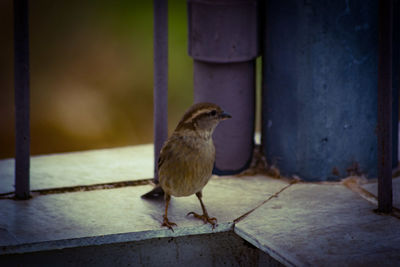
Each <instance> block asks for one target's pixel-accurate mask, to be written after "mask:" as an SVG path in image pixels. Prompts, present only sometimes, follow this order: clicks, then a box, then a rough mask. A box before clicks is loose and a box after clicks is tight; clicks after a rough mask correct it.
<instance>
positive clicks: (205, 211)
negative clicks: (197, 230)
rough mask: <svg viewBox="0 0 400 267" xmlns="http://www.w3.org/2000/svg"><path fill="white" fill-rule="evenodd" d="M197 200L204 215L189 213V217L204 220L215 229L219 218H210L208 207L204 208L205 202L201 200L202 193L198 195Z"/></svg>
mask: <svg viewBox="0 0 400 267" xmlns="http://www.w3.org/2000/svg"><path fill="white" fill-rule="evenodd" d="M196 196H197V198H198V199H199V200H200V205H201V209H202V210H203V215H199V214H197V213H195V212H193V211H191V212H189V213H188V214H187V216H188V215H193V216H194V217H195V218H198V219H200V220H203V222H204V223H209V224H211V225H212V226H213V228H214V227H215V224H216V223H217V218H215V217H211V218H210V216H208V213H207V210H206V206H204V203H203V200H202V199H201V198H202V196H203V194H202V193H201V191H200V192H197V193H196Z"/></svg>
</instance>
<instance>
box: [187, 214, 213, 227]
mask: <svg viewBox="0 0 400 267" xmlns="http://www.w3.org/2000/svg"><path fill="white" fill-rule="evenodd" d="M189 215H193V216H194V217H195V218H197V219H200V220H203V222H204V223H209V224H211V225H212V228H213V229H214V228H215V225H216V223H217V218H215V217H211V218H210V217H209V216H208V214H203V215H200V214H197V213H196V212H193V211H191V212H189V213H188V214H187V215H186V216H189Z"/></svg>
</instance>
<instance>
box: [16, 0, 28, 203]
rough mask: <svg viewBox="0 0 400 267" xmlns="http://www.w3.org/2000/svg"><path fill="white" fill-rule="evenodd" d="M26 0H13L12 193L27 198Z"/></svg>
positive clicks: (20, 197)
mask: <svg viewBox="0 0 400 267" xmlns="http://www.w3.org/2000/svg"><path fill="white" fill-rule="evenodd" d="M28 12H29V9H28V0H14V92H15V131H16V133H15V197H16V198H17V199H28V198H29V190H30V188H29V169H30V125H29V98H30V96H29V19H28V17H29V16H28Z"/></svg>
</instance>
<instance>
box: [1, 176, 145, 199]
mask: <svg viewBox="0 0 400 267" xmlns="http://www.w3.org/2000/svg"><path fill="white" fill-rule="evenodd" d="M152 180H153V178H149V179H141V180H134V181H121V182H113V183H102V184H92V185H76V186H68V187H58V188H49V189H37V190H32V191H31V198H32V197H35V196H42V195H52V194H63V193H73V192H83V191H94V190H104V189H114V188H120V187H127V186H138V185H148V184H151V183H152ZM4 199H12V200H16V198H15V196H14V192H8V193H2V194H0V200H4Z"/></svg>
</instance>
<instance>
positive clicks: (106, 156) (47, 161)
mask: <svg viewBox="0 0 400 267" xmlns="http://www.w3.org/2000/svg"><path fill="white" fill-rule="evenodd" d="M30 174H31V179H30V183H31V190H37V189H48V188H58V187H68V186H77V185H91V184H98V183H110V182H119V181H126V180H139V179H145V178H152V177H153V145H152V144H148V145H140V146H131V147H122V148H112V149H101V150H90V151H82V152H74V153H64V154H54V155H45V156H35V157H31V170H30ZM13 191H14V159H6V160H0V194H2V193H9V192H13Z"/></svg>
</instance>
